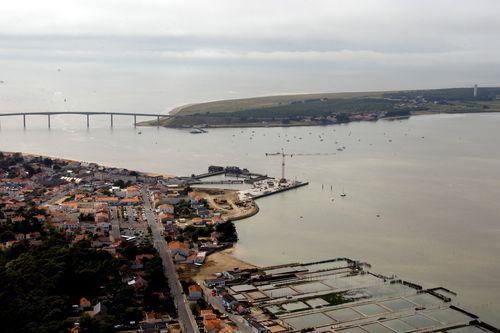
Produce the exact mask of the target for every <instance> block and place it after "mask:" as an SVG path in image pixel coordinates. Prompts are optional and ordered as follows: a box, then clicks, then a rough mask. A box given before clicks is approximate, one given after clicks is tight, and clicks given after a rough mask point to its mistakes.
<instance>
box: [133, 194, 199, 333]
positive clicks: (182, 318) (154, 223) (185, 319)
mask: <svg viewBox="0 0 500 333" xmlns="http://www.w3.org/2000/svg"><path fill="white" fill-rule="evenodd" d="M142 198H143V200H144V213H145V215H146V219H147V221H148V224H149V226H150V227H151V233H152V235H153V242H154V246H155V248H156V249H157V250H158V252H159V254H160V257H161V260H162V261H163V270H164V273H165V276H166V277H167V279H168V283H169V286H170V292H171V294H172V296H173V297H174V300H175V304H176V306H177V313H178V316H179V323H180V324H181V327H182V331H183V332H185V333H199V330H198V325H197V324H196V320H195V319H194V316H193V314H192V312H191V309H190V308H189V302H188V300H187V299H186V297H185V295H184V293H183V291H182V286H181V284H180V282H179V279H178V277H177V273H176V271H175V266H174V262H173V261H172V256H171V255H170V251H169V250H168V247H167V242H166V241H165V239H164V238H163V237H162V236H161V233H160V229H161V225H159V224H158V220H157V219H156V215H155V213H154V211H153V209H152V207H151V202H150V201H149V196H148V195H147V188H143V189H142Z"/></svg>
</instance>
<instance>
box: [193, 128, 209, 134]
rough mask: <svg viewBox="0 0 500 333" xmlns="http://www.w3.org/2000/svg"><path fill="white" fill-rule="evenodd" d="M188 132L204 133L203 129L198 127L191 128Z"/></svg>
mask: <svg viewBox="0 0 500 333" xmlns="http://www.w3.org/2000/svg"><path fill="white" fill-rule="evenodd" d="M189 133H191V134H202V133H205V131H204V130H201V129H199V128H193V129H192V130H191V131H190V132H189Z"/></svg>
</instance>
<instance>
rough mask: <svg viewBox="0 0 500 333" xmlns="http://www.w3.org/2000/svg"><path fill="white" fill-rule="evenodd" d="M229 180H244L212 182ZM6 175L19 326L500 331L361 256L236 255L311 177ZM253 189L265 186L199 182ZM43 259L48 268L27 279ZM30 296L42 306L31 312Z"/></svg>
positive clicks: (12, 162) (60, 167)
mask: <svg viewBox="0 0 500 333" xmlns="http://www.w3.org/2000/svg"><path fill="white" fill-rule="evenodd" d="M222 174H223V175H225V176H230V177H232V178H228V179H223V180H204V179H205V178H207V179H210V177H213V176H217V175H222ZM0 179H1V181H0V240H1V242H0V250H1V257H2V258H1V263H2V266H1V267H2V268H1V273H2V277H3V282H5V288H8V289H6V291H4V293H11V294H12V295H11V296H12V297H13V298H14V297H15V298H16V299H19V302H20V303H19V305H15V304H14V305H12V306H9V305H6V304H3V305H1V307H2V313H5V314H9V317H6V318H8V319H6V321H5V322H4V325H5V326H6V327H9V329H13V330H15V329H18V330H20V331H23V330H25V329H27V328H26V327H25V326H23V325H35V326H38V327H46V329H47V331H68V332H74V333H76V332H89V331H92V329H93V327H94V328H95V327H99V328H100V329H99V330H102V331H114V332H207V333H216V332H221V333H229V332H258V333H261V332H262V333H264V332H305V331H315V332H345V333H351V332H354V333H356V332H362V333H365V332H368V333H378V332H396V333H399V332H410V331H411V332H424V331H425V332H427V331H447V332H453V333H460V332H498V330H496V329H495V328H493V327H491V326H489V325H487V324H485V323H482V322H481V321H480V320H479V319H478V318H477V317H476V316H474V315H472V314H470V313H468V312H467V311H465V310H462V309H460V308H458V307H456V306H455V305H453V302H452V298H453V293H452V292H451V291H448V290H447V289H444V288H438V289H432V290H424V289H423V288H422V287H421V286H419V285H416V284H413V283H410V282H407V281H403V280H401V279H398V278H396V277H387V276H382V275H379V274H375V273H372V272H371V271H370V270H369V269H367V267H366V266H364V265H363V264H360V263H359V262H357V261H355V260H351V259H347V258H340V259H333V260H326V261H321V262H316V263H309V264H284V265H279V266H272V267H266V268H259V267H255V266H253V265H250V264H247V263H244V262H241V261H239V260H237V259H235V258H234V257H232V256H230V254H229V253H230V251H231V248H232V247H233V245H234V243H236V242H237V240H238V236H237V233H236V228H235V225H234V223H233V221H236V220H238V219H242V218H245V217H248V216H251V215H253V214H255V213H257V212H258V206H257V205H256V203H255V201H254V200H255V199H257V198H259V197H262V196H267V195H271V194H273V193H279V192H282V191H285V190H291V189H295V188H297V187H300V186H303V185H307V182H299V183H294V182H290V181H286V180H285V179H280V180H276V179H273V178H270V177H268V176H267V175H260V174H255V173H251V172H250V171H248V170H246V169H241V168H238V167H220V166H210V167H209V168H208V172H207V173H206V174H202V175H191V176H187V177H167V176H159V175H150V174H146V173H142V172H136V171H131V170H127V169H119V168H111V167H104V166H101V165H98V164H95V163H88V162H82V161H70V160H63V159H54V158H48V157H42V156H34V155H23V154H20V153H6V152H4V153H1V154H0ZM240 182H241V183H243V182H244V183H248V184H254V185H253V189H252V190H244V191H237V190H225V189H220V188H206V187H194V186H196V185H197V186H200V185H203V186H207V185H214V184H227V183H235V184H238V183H240ZM54 251H55V253H56V255H54ZM61 253H63V254H65V255H61ZM49 255H50V257H49ZM54 260H59V261H58V262H55V261H54ZM33 262H35V263H37V264H38V265H41V263H46V264H45V266H44V268H43V269H41V270H40V271H39V272H31V271H30V273H29V274H25V273H23V272H26V270H27V269H28V267H29V265H31V263H33ZM21 276H22V278H21ZM42 277H43V278H42ZM26 279H33V281H38V280H42V281H45V280H47V282H44V283H40V285H39V286H37V287H33V286H31V288H35V289H36V288H40V290H39V291H38V296H37V297H36V298H35V299H34V300H33V296H31V295H32V291H31V290H27V289H26V288H27V287H26V286H25V284H24V283H23V282H22V281H24V280H26ZM68 284H69V285H71V291H65V290H66V289H67V287H65V286H66V285H68ZM42 288H43V289H42ZM61 295H63V296H61ZM56 296H57V297H61V298H60V299H58V301H55V300H54V297H56ZM26 302H34V306H35V307H36V309H34V308H33V307H26V306H24V307H22V308H21V304H26ZM45 308H47V309H46V310H45ZM55 309H57V311H54V310H55ZM22 317H25V318H30V321H28V322H26V321H22V320H20V318H22ZM16 325H17V326H16ZM44 325H45V326H44Z"/></svg>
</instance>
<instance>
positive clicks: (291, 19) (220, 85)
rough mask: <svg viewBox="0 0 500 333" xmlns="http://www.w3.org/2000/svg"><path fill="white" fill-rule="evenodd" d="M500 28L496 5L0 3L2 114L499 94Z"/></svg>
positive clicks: (316, 0)
mask: <svg viewBox="0 0 500 333" xmlns="http://www.w3.org/2000/svg"><path fill="white" fill-rule="evenodd" d="M499 17H500V1H498V0H474V1H464V0H433V1H429V0H419V1H413V0H327V1H323V0H300V1H299V0H262V1H261V0H254V1H240V0H225V1H223V0H210V1H208V0H198V1H189V0H182V1H177V0H154V1H153V0H141V1H138V0H135V1H131V0H117V1H110V0H85V1H83V0H81V1H72V0H57V1H56V0H46V1H39V0H16V1H2V2H0V112H8V111H13V110H28V109H29V110H38V111H42V110H51V109H54V110H55V109H74V110H76V109H78V110H92V111H97V110H98V109H99V110H126V111H136V112H141V111H142V110H143V111H144V112H152V111H154V112H168V111H169V110H170V109H171V108H173V107H175V106H179V105H182V104H186V103H193V102H201V101H208V100H216V99H227V98H240V97H251V96H260V95H273V94H285V93H307V92H341V91H366V90H398V89H416V88H440V87H463V86H472V85H473V84H475V83H477V84H479V85H480V86H496V85H499V78H500V66H499V65H500V43H498V41H500V19H499ZM65 99H66V102H63V101H64V100H65Z"/></svg>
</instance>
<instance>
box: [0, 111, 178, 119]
mask: <svg viewBox="0 0 500 333" xmlns="http://www.w3.org/2000/svg"><path fill="white" fill-rule="evenodd" d="M64 114H68V115H69V114H73V115H75V114H76V115H83V116H86V115H89V116H98V115H108V116H110V115H113V116H137V117H141V116H144V117H162V118H171V117H174V116H173V115H168V114H156V113H128V112H83V111H47V112H11V113H0V117H7V116H25V115H26V116H52V115H64Z"/></svg>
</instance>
